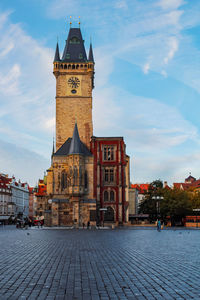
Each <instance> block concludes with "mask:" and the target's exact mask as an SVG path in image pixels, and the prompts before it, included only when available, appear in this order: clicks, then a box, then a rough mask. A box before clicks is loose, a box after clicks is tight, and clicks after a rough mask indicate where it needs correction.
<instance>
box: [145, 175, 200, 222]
mask: <svg viewBox="0 0 200 300" xmlns="http://www.w3.org/2000/svg"><path fill="white" fill-rule="evenodd" d="M192 195H193V194H192ZM158 197H159V198H158ZM192 197H193V198H192ZM158 201H159V202H158ZM158 208H159V209H158ZM192 208H200V194H199V195H196V196H191V192H190V193H189V192H186V191H182V190H178V189H165V188H163V184H162V182H161V181H160V180H155V181H153V182H152V183H151V184H150V186H149V190H148V192H147V193H146V194H145V198H144V201H143V202H142V203H141V205H140V209H139V212H140V213H145V214H149V216H150V219H151V220H156V219H157V217H158V216H159V215H160V217H161V219H163V220H164V219H166V217H167V216H170V218H171V220H172V223H173V222H175V221H176V220H182V218H183V217H185V216H186V215H188V214H191V212H192Z"/></svg>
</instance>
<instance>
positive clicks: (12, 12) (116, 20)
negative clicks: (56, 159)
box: [0, 0, 200, 185]
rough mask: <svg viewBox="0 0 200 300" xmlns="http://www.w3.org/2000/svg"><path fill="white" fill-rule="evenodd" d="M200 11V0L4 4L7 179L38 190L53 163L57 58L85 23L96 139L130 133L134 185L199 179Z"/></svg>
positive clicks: (2, 132)
mask: <svg viewBox="0 0 200 300" xmlns="http://www.w3.org/2000/svg"><path fill="white" fill-rule="evenodd" d="M199 14H200V1H199V0H193V1H189V0H148V1H146V0H109V1H107V0H101V1H100V0H88V1H83V0H82V1H81V0H73V1H69V0H48V1H47V0H29V1H27V0H10V1H6V0H1V3H0V35H1V40H0V99H1V100H0V172H4V173H8V174H9V175H13V174H14V175H15V176H16V177H17V178H20V179H21V180H23V181H28V182H29V183H30V184H31V185H34V184H35V183H36V182H37V180H38V178H39V177H42V176H43V174H44V171H45V170H46V169H47V168H48V167H49V166H50V155H51V151H52V137H53V135H54V134H55V129H54V128H55V125H54V124H55V78H54V76H53V74H52V61H53V57H54V52H55V46H56V41H57V38H58V40H59V46H60V50H61V52H62V50H63V47H64V44H65V39H66V38H67V32H68V29H69V17H70V16H72V22H73V24H72V26H74V27H76V26H77V25H78V17H79V16H80V18H81V29H82V34H83V37H84V39H85V45H86V48H87V50H88V47H89V43H90V37H91V39H92V43H93V48H94V57H95V71H96V73H95V90H94V94H93V104H94V106H93V107H94V110H93V122H94V135H96V136H124V139H125V142H126V146H127V153H128V154H129V155H130V157H131V181H132V182H133V183H136V182H141V183H142V182H151V181H152V180H155V179H159V178H160V179H162V180H166V181H168V182H169V183H170V184H171V183H173V182H180V181H183V180H184V178H185V177H187V176H188V175H189V172H191V173H192V175H193V176H195V177H197V178H199V176H200V173H199V170H200V132H199V129H200V118H199V111H200V101H199V98H200V97H199V96H200V18H199Z"/></svg>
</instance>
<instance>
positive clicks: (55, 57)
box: [53, 41, 60, 62]
mask: <svg viewBox="0 0 200 300" xmlns="http://www.w3.org/2000/svg"><path fill="white" fill-rule="evenodd" d="M56 61H60V53H59V46H58V41H57V44H56V52H55V56H54V61H53V62H56Z"/></svg>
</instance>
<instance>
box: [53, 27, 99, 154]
mask: <svg viewBox="0 0 200 300" xmlns="http://www.w3.org/2000/svg"><path fill="white" fill-rule="evenodd" d="M53 73H54V75H55V77H56V151H57V150H58V149H59V148H60V147H61V146H62V145H63V144H64V142H65V141H66V140H67V139H68V138H69V137H72V135H73V128H74V126H75V123H77V126H78V129H79V135H80V139H81V141H82V142H83V143H84V144H85V145H86V146H87V147H88V148H89V147H90V139H91V136H92V135H93V124H92V89H93V88H94V59H93V52H92V46H91V45H90V50H89V55H88V57H87V55H86V51H85V46H84V40H83V39H82V34H81V30H80V28H70V30H69V34H68V37H67V40H66V45H65V48H64V52H63V56H62V58H60V53H59V47H58V44H57V47H56V53H55V58H54V69H53Z"/></svg>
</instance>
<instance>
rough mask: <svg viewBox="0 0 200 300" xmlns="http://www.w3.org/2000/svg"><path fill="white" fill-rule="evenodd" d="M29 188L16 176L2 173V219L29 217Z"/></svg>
mask: <svg viewBox="0 0 200 300" xmlns="http://www.w3.org/2000/svg"><path fill="white" fill-rule="evenodd" d="M28 215H29V188H28V184H27V183H21V182H20V181H18V182H17V181H16V179H15V177H14V176H13V177H12V178H9V177H8V175H5V174H0V220H8V219H9V218H10V217H12V219H15V218H17V217H19V218H22V217H28Z"/></svg>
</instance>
